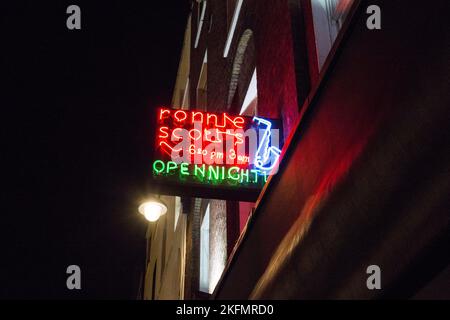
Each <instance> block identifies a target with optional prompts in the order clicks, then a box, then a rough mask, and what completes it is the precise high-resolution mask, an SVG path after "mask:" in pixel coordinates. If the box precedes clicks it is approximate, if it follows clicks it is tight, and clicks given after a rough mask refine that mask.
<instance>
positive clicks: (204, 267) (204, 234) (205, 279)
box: [199, 204, 210, 293]
mask: <svg viewBox="0 0 450 320" xmlns="http://www.w3.org/2000/svg"><path fill="white" fill-rule="evenodd" d="M199 278H200V283H199V289H200V291H203V292H207V293H210V292H209V204H208V207H207V208H206V212H205V215H204V217H203V221H202V224H201V227H200V277H199Z"/></svg>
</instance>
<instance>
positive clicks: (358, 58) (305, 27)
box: [144, 0, 450, 299]
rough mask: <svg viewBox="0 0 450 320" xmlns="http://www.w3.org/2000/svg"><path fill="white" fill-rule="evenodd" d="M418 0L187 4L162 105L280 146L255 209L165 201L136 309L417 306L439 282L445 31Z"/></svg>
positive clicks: (434, 9) (442, 264)
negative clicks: (371, 274) (225, 121)
mask: <svg viewBox="0 0 450 320" xmlns="http://www.w3.org/2000/svg"><path fill="white" fill-rule="evenodd" d="M414 2H415V1H412V2H411V3H410V4H411V5H409V6H408V13H405V9H406V8H404V5H402V4H400V3H399V2H395V1H381V0H378V1H375V0H374V1H370V2H369V1H363V0H353V1H352V0H272V1H269V0H267V1H266V0H204V1H193V2H192V12H191V15H190V17H189V19H188V22H187V27H186V33H185V38H184V46H183V51H182V54H181V59H180V65H179V71H178V75H177V80H176V84H175V89H174V94H173V100H172V107H174V108H181V109H195V110H207V111H213V112H228V113H231V114H242V115H258V116H263V117H269V118H277V119H280V120H281V122H282V128H283V136H284V140H285V143H284V147H283V150H282V156H281V161H280V169H279V172H278V173H277V174H276V175H274V176H272V177H271V178H270V179H269V181H268V182H267V183H266V185H265V187H264V189H263V191H262V192H261V194H260V196H259V198H258V199H255V202H243V201H233V200H218V199H205V198H186V197H181V198H179V197H169V196H167V197H164V199H165V201H166V202H167V203H168V204H169V206H168V207H169V210H168V213H167V215H166V216H164V217H163V218H162V219H160V220H159V221H158V222H157V223H156V224H150V225H149V231H148V234H147V238H148V243H149V245H148V249H149V250H148V252H149V253H148V257H149V258H148V259H147V260H148V263H147V266H146V268H147V269H146V270H147V271H146V277H145V282H144V288H145V290H144V298H146V299H178V298H179V299H207V298H214V299H236V298H239V299H249V298H254V299H259V298H264V299H273V298H280V299H287V298H291V299H311V298H389V297H414V296H417V297H423V295H424V293H423V292H433V290H431V291H430V289H427V290H428V291H424V290H425V289H422V288H426V287H427V286H431V287H433V286H435V284H434V283H440V282H441V281H442V280H439V281H438V282H433V279H437V278H438V277H441V278H439V279H442V277H444V279H447V280H448V263H449V257H448V250H447V249H448V243H449V242H448V240H449V239H448V237H449V235H448V234H449V233H448V230H449V229H448V227H449V219H448V218H449V215H448V208H449V203H448V196H447V195H448V191H449V190H450V189H449V184H448V183H449V180H450V179H448V178H449V176H448V172H449V170H448V169H449V167H448V164H449V163H450V162H449V161H448V152H446V150H448V141H449V140H448V133H447V129H446V128H447V127H448V123H449V122H448V119H449V110H448V108H446V107H445V106H448V105H449V92H448V87H446V86H445V84H446V83H447V84H448V74H449V72H448V71H449V68H448V67H449V65H448V59H445V57H448V56H450V55H449V53H450V52H449V46H448V43H449V42H448V39H449V33H448V31H446V32H445V31H444V29H445V28H444V25H445V17H444V16H443V15H442V13H441V12H444V6H445V1H441V2H439V1H438V2H436V3H434V4H433V5H432V6H430V7H428V6H427V8H426V9H425V10H424V9H423V6H420V5H415V4H414ZM377 10H381V11H380V14H381V20H380V21H381V29H379V28H378V27H377V26H376V25H377V23H378V22H379V21H372V20H370V19H377V17H376V15H377V12H378V11H377ZM374 15H375V16H374ZM410 16H420V17H421V20H420V21H421V22H422V23H421V24H420V25H419V24H415V25H411V23H409V22H408V21H409V20H408V19H410ZM435 30H439V31H440V32H441V33H442V34H440V35H436V32H435ZM436 37H438V38H439V39H440V41H438V42H436V41H434V40H435V39H436ZM412 66H414V67H412ZM423 79H428V80H427V81H425V80H423ZM425 172H426V173H425ZM218 198H221V197H218ZM446 252H447V253H446ZM371 265H376V266H379V267H380V269H381V270H382V272H383V290H368V288H367V284H366V280H367V272H366V271H367V268H368V267H369V266H371ZM446 268H447V269H446ZM445 270H447V271H445ZM442 274H444V275H445V274H447V276H442ZM444 281H446V280H444ZM425 295H428V296H430V295H432V294H429V293H426V294H425Z"/></svg>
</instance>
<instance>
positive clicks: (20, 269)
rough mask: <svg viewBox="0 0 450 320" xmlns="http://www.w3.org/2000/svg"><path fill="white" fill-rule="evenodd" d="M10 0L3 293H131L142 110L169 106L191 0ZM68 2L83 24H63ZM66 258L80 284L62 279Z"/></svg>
mask: <svg viewBox="0 0 450 320" xmlns="http://www.w3.org/2000/svg"><path fill="white" fill-rule="evenodd" d="M93 2H95V4H94V3H93ZM11 3H14V4H11V5H10V7H8V8H3V6H4V5H3V4H2V9H1V17H2V18H1V27H0V28H1V33H2V34H3V35H2V37H1V39H2V40H1V41H2V43H1V45H0V48H1V51H2V53H1V74H2V77H3V78H4V79H3V80H4V81H6V82H4V84H3V85H2V90H1V95H2V99H1V110H2V114H3V116H2V117H1V120H2V140H4V142H2V153H1V157H2V163H3V164H2V167H3V168H2V169H3V170H2V172H3V174H2V185H3V186H2V192H1V213H2V217H3V219H2V223H1V226H2V232H1V252H0V261H1V264H0V282H1V285H0V298H83V299H90V298H131V299H133V298H135V296H136V291H137V285H138V277H139V272H141V271H142V270H143V267H144V265H143V264H144V257H145V241H144V235H145V228H146V222H145V220H144V219H143V218H142V217H141V216H139V215H138V214H137V210H136V209H137V206H138V204H139V201H140V200H141V198H142V197H144V196H145V194H146V190H147V188H148V184H147V181H148V180H147V179H148V175H149V156H150V154H151V151H152V150H151V141H149V139H148V137H149V136H150V133H151V130H152V128H151V127H150V124H149V122H148V121H147V119H148V117H149V114H150V112H151V110H152V107H154V106H157V105H163V104H164V105H169V104H170V101H171V95H172V90H173V86H174V83H175V78H176V71H177V67H178V60H179V56H180V50H181V46H182V42H183V34H184V28H185V24H186V20H187V16H188V13H189V10H190V1H188V0H185V1H145V2H139V3H137V2H134V1H133V2H131V1H123V0H122V1H85V2H82V1H76V2H72V1H71V2H66V1H45V2H43V1H24V0H18V1H11ZM70 4H77V5H79V6H80V7H81V12H82V30H80V31H69V30H67V28H66V18H67V14H66V7H67V6H68V5H70ZM70 264H77V265H79V266H80V267H81V270H82V290H81V291H79V292H74V291H69V290H67V289H66V285H65V283H66V277H67V275H66V273H65V272H66V268H67V266H68V265H70Z"/></svg>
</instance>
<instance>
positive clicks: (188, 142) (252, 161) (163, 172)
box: [152, 108, 281, 190]
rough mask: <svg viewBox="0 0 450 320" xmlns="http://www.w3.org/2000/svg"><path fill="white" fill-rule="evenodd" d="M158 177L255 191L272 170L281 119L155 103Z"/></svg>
mask: <svg viewBox="0 0 450 320" xmlns="http://www.w3.org/2000/svg"><path fill="white" fill-rule="evenodd" d="M154 120H155V124H156V134H155V155H154V160H153V163H152V173H153V177H154V179H155V180H156V181H159V182H171V183H172V184H174V183H176V184H178V185H179V184H184V185H186V186H197V187H198V186H214V187H216V188H222V187H223V188H235V189H236V188H239V189H242V188H251V189H255V190H259V189H261V188H262V186H263V185H264V183H265V182H266V181H267V178H268V176H269V175H271V174H274V173H276V169H277V167H278V166H277V164H278V160H279V157H280V153H281V137H280V130H279V129H280V123H279V121H277V120H272V119H266V118H261V117H247V116H241V115H237V116H234V115H230V114H228V113H212V112H203V111H195V110H178V109H170V108H158V109H157V110H156V114H155V119H154Z"/></svg>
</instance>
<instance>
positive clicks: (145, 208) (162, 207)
mask: <svg viewBox="0 0 450 320" xmlns="http://www.w3.org/2000/svg"><path fill="white" fill-rule="evenodd" d="M138 210H139V213H140V214H142V215H144V217H145V219H147V220H148V221H151V222H154V221H157V220H158V219H159V217H161V216H162V215H163V214H165V213H166V212H167V206H166V204H165V203H164V202H163V201H162V200H161V199H159V198H151V199H150V200H148V201H146V202H144V203H143V204H141V205H140V206H139V209H138Z"/></svg>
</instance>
